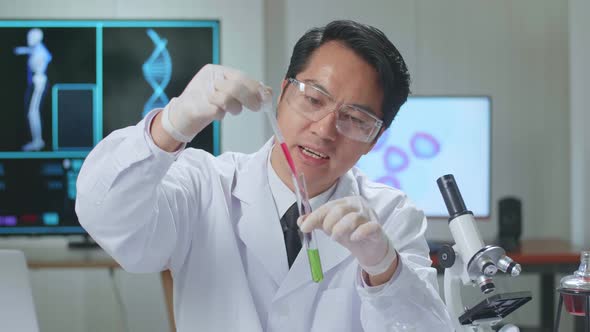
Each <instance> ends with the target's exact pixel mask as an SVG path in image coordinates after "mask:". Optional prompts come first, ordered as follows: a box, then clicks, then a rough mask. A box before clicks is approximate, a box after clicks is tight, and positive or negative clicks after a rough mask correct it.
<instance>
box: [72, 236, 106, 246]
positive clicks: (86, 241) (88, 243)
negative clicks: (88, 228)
mask: <svg viewBox="0 0 590 332" xmlns="http://www.w3.org/2000/svg"><path fill="white" fill-rule="evenodd" d="M68 248H69V249H98V248H99V246H98V243H96V242H94V240H93V239H92V238H91V237H90V235H88V234H84V235H83V238H82V241H71V242H68Z"/></svg>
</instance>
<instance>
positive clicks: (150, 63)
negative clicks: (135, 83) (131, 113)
mask: <svg viewBox="0 0 590 332" xmlns="http://www.w3.org/2000/svg"><path fill="white" fill-rule="evenodd" d="M147 34H148V36H149V37H150V38H151V40H152V42H154V51H153V52H152V54H151V55H150V57H149V59H147V61H146V62H145V63H144V64H143V66H142V70H143V76H144V77H145V80H146V81H147V82H148V83H149V84H150V86H151V87H152V89H153V90H154V92H153V94H152V95H151V97H150V99H149V100H148V101H147V102H146V103H145V106H144V107H143V113H142V116H145V115H146V114H147V113H148V112H149V111H151V110H153V109H154V108H163V107H164V106H166V104H168V102H169V100H168V97H167V96H166V93H165V92H164V89H165V88H166V86H167V85H168V83H169V82H170V78H171V76H172V59H171V58H170V53H168V50H167V49H166V43H167V41H166V39H163V38H161V37H160V36H159V35H158V34H157V33H156V32H155V31H154V30H153V29H148V30H147Z"/></svg>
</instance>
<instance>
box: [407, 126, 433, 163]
mask: <svg viewBox="0 0 590 332" xmlns="http://www.w3.org/2000/svg"><path fill="white" fill-rule="evenodd" d="M410 147H411V148H412V152H413V153H414V155H415V156H416V157H418V158H433V157H434V156H436V155H437V154H438V153H439V152H440V143H439V142H438V141H437V140H436V138H434V136H432V135H430V134H428V133H421V132H418V133H415V134H414V136H412V139H410Z"/></svg>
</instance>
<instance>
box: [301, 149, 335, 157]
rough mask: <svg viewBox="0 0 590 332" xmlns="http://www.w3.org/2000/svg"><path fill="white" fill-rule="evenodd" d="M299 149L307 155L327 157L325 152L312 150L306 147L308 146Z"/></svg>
mask: <svg viewBox="0 0 590 332" xmlns="http://www.w3.org/2000/svg"><path fill="white" fill-rule="evenodd" d="M301 151H303V154H305V155H307V156H310V157H312V158H316V159H326V158H328V156H326V155H325V154H323V153H319V152H317V151H313V150H311V149H308V148H306V147H304V146H302V147H301Z"/></svg>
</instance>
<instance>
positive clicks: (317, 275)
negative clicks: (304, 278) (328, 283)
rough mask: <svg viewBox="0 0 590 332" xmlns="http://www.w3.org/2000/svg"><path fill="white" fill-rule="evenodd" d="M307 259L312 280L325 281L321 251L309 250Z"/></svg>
mask: <svg viewBox="0 0 590 332" xmlns="http://www.w3.org/2000/svg"><path fill="white" fill-rule="evenodd" d="M307 258H308V259H309V268H310V269H311V279H312V280H313V281H315V282H320V281H322V280H323V279H324V272H323V271H322V262H321V261H320V253H319V251H318V250H317V249H307Z"/></svg>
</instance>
